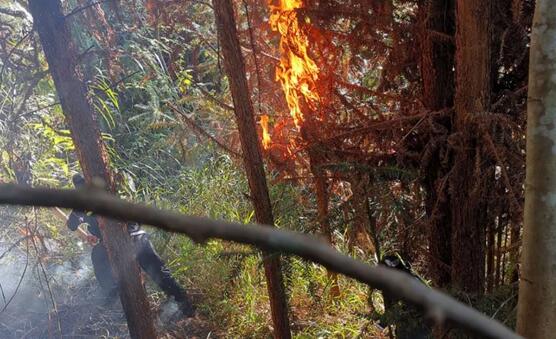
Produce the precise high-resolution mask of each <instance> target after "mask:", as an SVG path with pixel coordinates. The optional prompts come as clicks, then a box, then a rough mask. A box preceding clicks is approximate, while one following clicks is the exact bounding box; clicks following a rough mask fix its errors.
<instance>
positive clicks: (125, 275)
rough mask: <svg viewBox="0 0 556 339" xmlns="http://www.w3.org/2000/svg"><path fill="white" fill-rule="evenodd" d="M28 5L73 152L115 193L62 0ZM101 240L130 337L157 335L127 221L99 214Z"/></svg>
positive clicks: (40, 0)
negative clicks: (119, 220)
mask: <svg viewBox="0 0 556 339" xmlns="http://www.w3.org/2000/svg"><path fill="white" fill-rule="evenodd" d="M29 9H30V11H31V14H32V15H33V18H34V25H35V28H36V29H37V31H38V33H39V37H40V39H41V43H42V46H43V50H44V53H45V56H46V60H47V61H48V65H49V67H50V72H51V74H52V78H53V79H54V84H55V86H56V89H57V92H58V96H59V98H60V102H61V105H62V109H63V111H64V114H65V116H66V119H67V120H68V122H69V126H70V130H71V134H72V139H73V142H74V144H75V147H76V151H77V155H78V157H79V161H80V164H81V168H82V169H83V172H84V175H85V177H86V179H87V180H88V182H91V179H92V178H93V177H99V178H101V179H103V180H104V181H105V182H106V183H107V186H108V188H109V189H110V190H111V191H112V192H114V191H115V190H114V183H113V180H112V178H111V174H110V171H109V169H108V156H107V153H106V150H105V148H104V144H103V142H102V140H101V136H100V131H99V128H98V124H97V122H96V120H95V114H94V111H93V109H92V107H91V105H90V104H89V102H88V101H87V91H86V88H85V86H84V84H83V82H82V81H81V80H80V79H79V77H78V74H77V70H76V63H77V60H76V54H75V48H74V45H73V43H72V41H71V36H70V33H69V30H68V28H67V26H66V22H65V18H64V15H63V13H62V8H61V3H60V0H30V1H29ZM100 227H101V231H102V233H103V239H104V244H105V246H106V247H107V250H108V253H109V257H110V262H111V264H112V268H113V270H114V272H115V273H116V276H117V278H118V284H119V289H120V298H121V301H122V305H123V308H124V311H125V314H126V318H127V323H128V327H129V332H130V335H131V337H132V338H149V339H151V338H156V332H155V328H154V324H153V321H152V319H153V318H152V316H151V311H150V307H149V303H148V301H147V297H146V293H145V289H144V287H143V285H142V283H141V278H140V271H139V266H138V265H137V262H136V260H135V258H134V256H133V253H134V252H135V251H134V249H133V244H132V243H131V240H130V238H129V235H128V234H127V229H126V226H125V224H123V223H116V222H114V221H111V220H108V219H105V218H100Z"/></svg>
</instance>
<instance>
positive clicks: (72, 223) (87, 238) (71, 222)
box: [54, 207, 97, 244]
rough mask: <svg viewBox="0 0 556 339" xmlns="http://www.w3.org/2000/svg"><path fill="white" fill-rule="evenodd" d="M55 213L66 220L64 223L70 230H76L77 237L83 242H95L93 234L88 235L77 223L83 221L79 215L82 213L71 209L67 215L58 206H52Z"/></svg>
mask: <svg viewBox="0 0 556 339" xmlns="http://www.w3.org/2000/svg"><path fill="white" fill-rule="evenodd" d="M54 211H55V212H56V214H57V215H58V216H59V217H60V218H61V219H63V220H65V221H66V225H67V226H68V228H69V229H70V230H72V231H77V237H78V238H79V239H81V240H82V241H83V242H85V243H89V244H95V243H96V242H97V239H96V237H95V236H92V235H89V234H88V233H87V232H85V231H84V230H83V229H82V228H81V227H79V225H81V224H82V223H83V222H84V218H83V217H82V216H81V215H83V214H82V213H80V212H76V211H72V212H71V213H70V215H69V216H67V215H66V214H65V213H64V212H63V211H62V210H61V209H59V208H58V207H55V208H54Z"/></svg>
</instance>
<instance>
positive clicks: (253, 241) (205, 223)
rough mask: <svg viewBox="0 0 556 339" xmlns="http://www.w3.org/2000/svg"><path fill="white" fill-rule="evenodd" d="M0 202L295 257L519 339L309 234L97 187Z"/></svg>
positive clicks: (0, 195) (28, 192)
mask: <svg viewBox="0 0 556 339" xmlns="http://www.w3.org/2000/svg"><path fill="white" fill-rule="evenodd" d="M0 203H2V204H10V205H27V206H43V207H65V208H74V209H80V210H89V211H91V212H93V213H97V214H100V215H105V216H107V217H111V218H115V219H119V220H131V221H136V222H139V223H143V224H148V225H153V226H156V227H158V228H161V229H164V230H167V231H172V232H178V233H183V234H186V235H187V236H189V237H190V238H191V239H193V240H194V241H196V242H198V243H203V242H206V241H207V240H209V239H214V238H217V239H223V240H228V241H235V242H239V243H243V244H249V245H254V246H256V247H259V248H262V249H265V250H269V251H275V252H283V253H288V254H292V255H296V256H299V257H301V258H304V259H306V260H310V261H313V262H316V263H319V264H321V265H323V266H324V267H326V268H329V269H330V270H332V271H335V272H338V273H341V274H344V275H346V276H348V277H351V278H354V279H356V280H359V281H361V282H363V283H366V284H368V285H369V286H371V287H373V288H378V289H381V290H383V291H385V292H387V293H391V294H392V295H394V296H397V297H400V298H402V299H405V300H407V301H408V302H410V303H412V304H414V305H416V306H418V307H420V308H421V309H423V310H424V311H425V313H426V315H427V316H428V317H430V318H431V319H432V320H434V321H435V322H436V323H437V324H443V323H444V322H447V321H448V322H451V323H453V324H454V325H456V326H459V327H461V328H464V329H467V330H469V331H471V332H473V333H476V334H477V335H480V336H484V337H487V338H504V339H511V338H520V336H518V335H517V334H515V333H513V332H512V331H511V330H510V329H508V328H507V327H505V326H504V325H502V324H501V323H499V322H498V321H496V320H493V319H490V318H489V317H487V316H485V315H483V314H481V313H480V312H478V311H476V310H474V309H472V308H471V307H469V306H466V305H464V304H462V303H460V302H458V301H456V300H455V299H453V298H451V297H449V296H447V295H445V294H442V293H440V292H438V291H436V290H433V289H430V288H428V287H427V286H425V285H423V284H421V283H420V282H418V281H417V280H415V279H413V278H412V277H410V276H409V275H406V274H404V273H401V272H398V271H395V270H391V269H388V268H385V267H380V266H375V267H371V266H369V265H367V264H365V263H363V262H361V261H358V260H355V259H353V258H351V257H348V256H346V255H344V254H341V253H340V252H338V251H336V250H335V249H334V248H333V247H331V246H330V245H328V244H327V243H325V242H322V241H319V240H317V239H316V238H314V237H311V236H308V235H304V234H300V233H295V232H291V231H286V230H279V229H276V228H273V227H267V226H262V225H243V224H239V223H232V222H226V221H215V220H211V219H207V218H201V217H192V216H186V215H182V214H177V213H174V212H170V211H163V210H160V209H157V208H154V207H148V206H144V205H139V204H133V203H130V202H126V201H124V200H121V199H119V198H117V197H115V196H113V195H111V194H109V193H107V192H105V191H103V190H101V189H99V188H88V189H82V190H60V189H48V188H31V187H28V186H23V185H13V184H1V185H0Z"/></svg>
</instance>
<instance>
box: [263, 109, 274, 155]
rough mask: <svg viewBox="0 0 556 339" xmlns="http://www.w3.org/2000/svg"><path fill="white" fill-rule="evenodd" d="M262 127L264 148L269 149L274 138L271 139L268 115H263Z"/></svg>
mask: <svg viewBox="0 0 556 339" xmlns="http://www.w3.org/2000/svg"><path fill="white" fill-rule="evenodd" d="M261 127H262V128H263V148H264V149H269V148H270V144H271V143H272V140H271V139H270V133H269V132H268V115H266V114H265V115H261Z"/></svg>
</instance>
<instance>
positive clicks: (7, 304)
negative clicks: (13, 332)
mask: <svg viewBox="0 0 556 339" xmlns="http://www.w3.org/2000/svg"><path fill="white" fill-rule="evenodd" d="M26 253H27V256H26V260H25V267H24V268H23V273H21V277H20V278H19V281H18V283H17V286H16V288H15V291H14V293H13V294H12V296H11V297H10V299H9V300H8V302H7V303H6V304H5V305H4V307H3V308H2V310H0V314H2V313H4V311H5V310H6V309H7V308H8V306H9V305H10V304H11V303H12V300H14V298H15V296H16V295H17V292H18V291H19V288H20V287H21V283H22V282H23V278H25V273H27V267H29V240H27V250H26Z"/></svg>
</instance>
